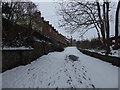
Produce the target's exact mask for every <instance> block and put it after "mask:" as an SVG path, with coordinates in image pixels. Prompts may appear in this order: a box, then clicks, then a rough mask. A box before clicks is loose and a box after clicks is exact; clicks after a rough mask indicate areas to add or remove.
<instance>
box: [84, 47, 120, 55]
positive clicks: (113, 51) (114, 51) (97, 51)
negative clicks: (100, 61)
mask: <svg viewBox="0 0 120 90" xmlns="http://www.w3.org/2000/svg"><path fill="white" fill-rule="evenodd" d="M85 50H88V51H90V52H96V53H99V54H102V55H105V50H95V49H93V50H92V49H91V50H90V49H85ZM111 53H112V54H108V55H109V56H114V57H120V50H111Z"/></svg>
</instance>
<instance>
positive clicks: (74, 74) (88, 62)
mask: <svg viewBox="0 0 120 90" xmlns="http://www.w3.org/2000/svg"><path fill="white" fill-rule="evenodd" d="M69 55H75V56H77V57H79V58H78V61H74V62H73V61H71V60H69V58H68V56H69ZM2 79H3V82H2V84H3V85H2V86H3V88H94V87H95V88H117V87H118V67H115V66H113V65H111V64H109V63H106V62H103V61H101V60H99V59H96V58H93V57H90V56H87V55H84V54H82V53H81V52H79V51H78V50H77V48H76V47H67V48H65V50H64V51H63V52H52V53H49V54H48V55H44V56H42V57H40V58H38V59H37V60H36V61H33V62H32V63H31V64H29V65H26V66H20V67H17V68H14V69H12V70H8V71H6V72H4V73H3V74H2Z"/></svg>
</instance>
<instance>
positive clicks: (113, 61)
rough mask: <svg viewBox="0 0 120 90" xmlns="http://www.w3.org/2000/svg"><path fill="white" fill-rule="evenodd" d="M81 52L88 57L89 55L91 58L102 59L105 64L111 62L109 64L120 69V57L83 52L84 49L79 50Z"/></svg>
mask: <svg viewBox="0 0 120 90" xmlns="http://www.w3.org/2000/svg"><path fill="white" fill-rule="evenodd" d="M79 50H80V52H82V53H83V54H86V55H89V56H92V57H95V58H98V59H101V60H103V61H105V62H109V63H111V64H113V65H115V66H118V67H120V57H113V56H108V55H101V54H98V53H95V52H90V51H87V50H83V49H79Z"/></svg>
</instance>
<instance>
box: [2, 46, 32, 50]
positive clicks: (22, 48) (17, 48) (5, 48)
mask: <svg viewBox="0 0 120 90" xmlns="http://www.w3.org/2000/svg"><path fill="white" fill-rule="evenodd" d="M0 50H33V48H31V47H24V46H23V47H3V48H1V49H0Z"/></svg>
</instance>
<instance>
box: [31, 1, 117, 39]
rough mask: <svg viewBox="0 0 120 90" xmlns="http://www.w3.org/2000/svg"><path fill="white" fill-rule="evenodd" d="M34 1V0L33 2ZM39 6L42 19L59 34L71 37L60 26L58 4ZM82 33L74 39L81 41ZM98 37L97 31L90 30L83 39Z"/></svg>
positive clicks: (111, 33)
mask: <svg viewBox="0 0 120 90" xmlns="http://www.w3.org/2000/svg"><path fill="white" fill-rule="evenodd" d="M33 1H34V0H33ZM35 3H36V4H37V5H38V9H39V10H40V11H41V14H42V17H44V18H45V20H47V21H49V22H50V24H52V25H53V26H54V27H55V28H56V30H58V31H59V33H61V34H63V35H64V36H69V37H70V36H71V34H69V33H67V32H65V30H64V29H63V28H60V27H59V25H58V20H59V19H60V16H59V15H58V14H57V10H58V8H59V5H58V4H57V3H56V2H35ZM115 8H116V6H115V7H113V8H112V11H111V20H112V21H111V23H110V25H111V27H110V29H111V30H110V36H114V15H115ZM79 33H80V32H75V33H74V34H72V36H73V38H75V39H77V40H80V39H81V38H80V37H79ZM95 37H97V32H96V30H95V29H91V30H89V31H88V32H87V33H86V34H85V35H84V37H83V39H92V38H95Z"/></svg>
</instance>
